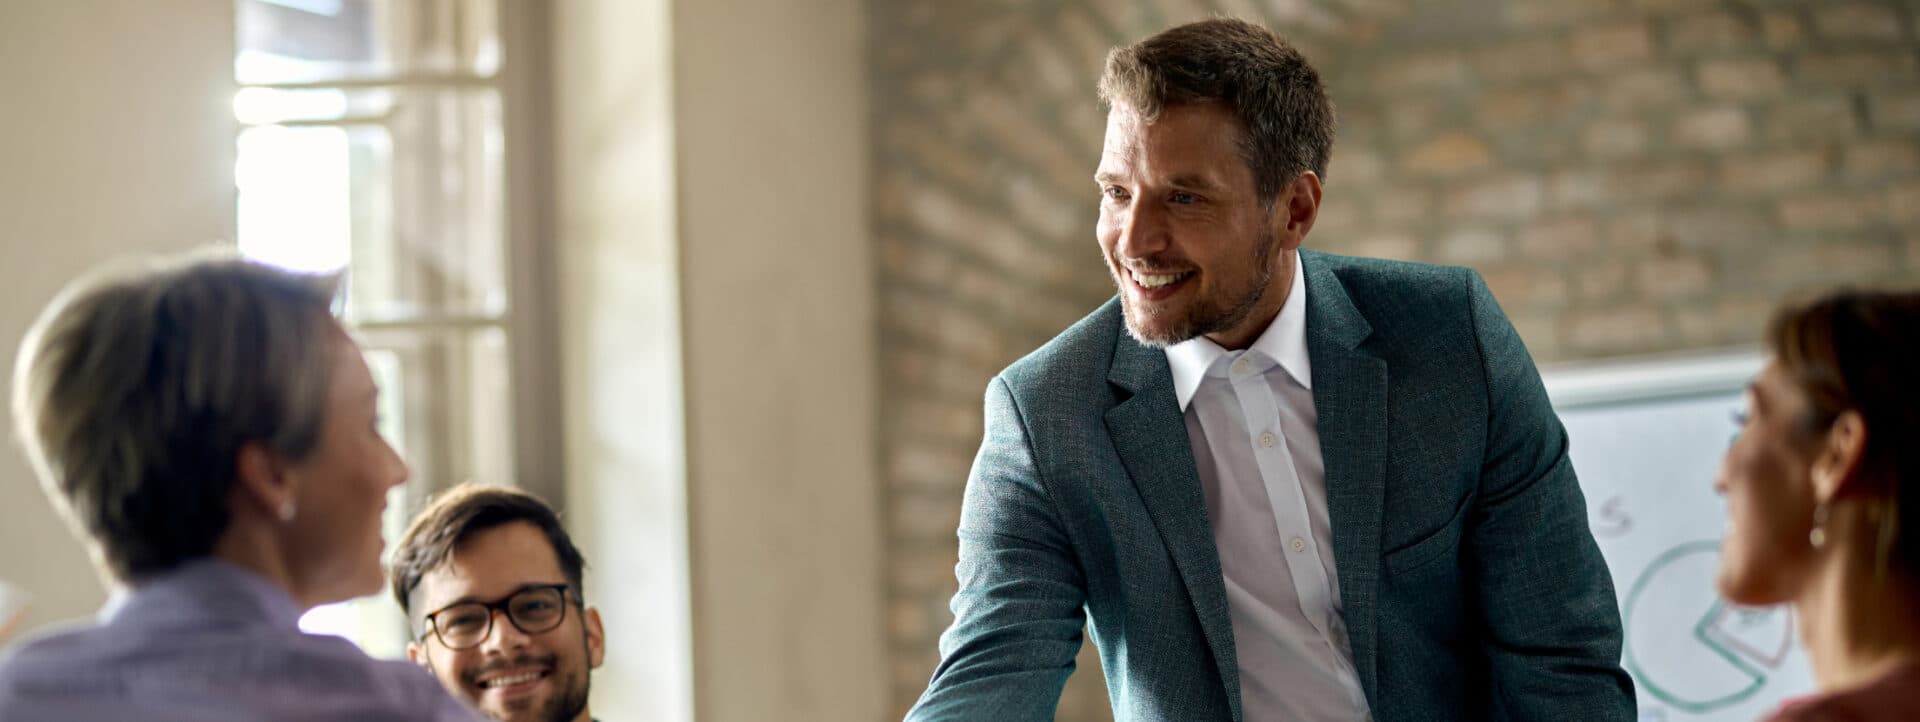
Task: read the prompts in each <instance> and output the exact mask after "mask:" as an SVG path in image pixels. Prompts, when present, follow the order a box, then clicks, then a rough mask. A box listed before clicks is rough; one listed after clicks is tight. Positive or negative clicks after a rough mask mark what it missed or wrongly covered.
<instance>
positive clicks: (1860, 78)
mask: <svg viewBox="0 0 1920 722" xmlns="http://www.w3.org/2000/svg"><path fill="white" fill-rule="evenodd" d="M1796 64H1797V65H1798V67H1799V70H1798V72H1796V73H1795V77H1797V78H1798V79H1799V80H1800V82H1801V83H1804V84H1807V85H1812V86H1816V87H1822V88H1829V87H1835V86H1847V87H1854V86H1874V85H1896V86H1899V85H1906V84H1908V83H1910V82H1911V81H1913V80H1914V79H1915V78H1916V77H1920V58H1916V57H1915V55H1914V53H1913V52H1912V51H1911V50H1839V51H1829V52H1815V53H1805V54H1802V55H1801V56H1800V57H1799V58H1798V59H1797V60H1796Z"/></svg>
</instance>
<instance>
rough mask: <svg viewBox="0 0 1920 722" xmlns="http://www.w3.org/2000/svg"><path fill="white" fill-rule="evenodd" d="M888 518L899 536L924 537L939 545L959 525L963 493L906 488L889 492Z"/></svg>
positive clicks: (894, 531)
mask: <svg viewBox="0 0 1920 722" xmlns="http://www.w3.org/2000/svg"><path fill="white" fill-rule="evenodd" d="M887 519H888V522H889V523H890V524H891V525H892V534H893V535H894V537H896V538H900V539H922V538H924V539H925V540H926V541H927V542H929V543H932V544H938V543H940V542H944V541H946V540H949V539H952V538H953V532H954V530H955V529H958V528H959V526H960V495H959V494H955V493H953V492H952V491H941V492H938V493H935V492H926V491H906V492H901V493H895V494H891V495H889V497H888V499H887Z"/></svg>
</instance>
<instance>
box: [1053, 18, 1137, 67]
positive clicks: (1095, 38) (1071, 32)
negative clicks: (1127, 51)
mask: <svg viewBox="0 0 1920 722" xmlns="http://www.w3.org/2000/svg"><path fill="white" fill-rule="evenodd" d="M1055 17H1056V20H1055V22H1056V23H1057V25H1056V28H1057V29H1058V32H1057V33H1056V36H1055V37H1056V38H1058V39H1060V40H1064V41H1065V43H1064V44H1065V45H1066V46H1068V47H1069V48H1071V51H1072V53H1073V58H1074V61H1073V62H1074V64H1075V65H1076V66H1077V67H1079V68H1080V69H1081V72H1084V73H1088V74H1091V75H1098V74H1099V73H1100V71H1101V69H1102V68H1105V67H1106V64H1107V50H1108V49H1110V48H1112V47H1113V46H1114V45H1117V44H1119V43H1121V42H1125V41H1124V40H1123V39H1120V38H1114V37H1109V36H1108V35H1107V34H1106V32H1104V31H1102V30H1101V29H1100V27H1099V25H1100V24H1101V23H1104V22H1105V19H1104V18H1096V16H1094V15H1093V11H1092V10H1091V9H1090V8H1088V7H1085V6H1079V5H1067V6H1062V7H1061V8H1060V10H1059V14H1058V15H1056V16H1055Z"/></svg>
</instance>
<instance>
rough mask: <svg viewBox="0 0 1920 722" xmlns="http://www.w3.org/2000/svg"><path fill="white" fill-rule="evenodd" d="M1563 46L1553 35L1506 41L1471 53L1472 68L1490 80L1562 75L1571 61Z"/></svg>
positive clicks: (1500, 80)
mask: <svg viewBox="0 0 1920 722" xmlns="http://www.w3.org/2000/svg"><path fill="white" fill-rule="evenodd" d="M1571 60H1572V58H1571V56H1570V55H1569V54H1568V49H1567V45H1566V44H1565V43H1562V42H1560V41H1559V40H1557V39H1554V38H1550V37H1549V38H1530V39H1524V40H1517V41H1508V42H1504V43H1501V44H1499V45H1494V46H1492V47H1488V48H1485V49H1482V50H1479V51H1476V52H1474V53H1473V56H1472V60H1471V62H1472V65H1473V70H1474V72H1475V73H1477V74H1478V75H1479V76H1480V77H1481V78H1483V79H1485V80H1487V81H1492V82H1506V81H1515V80H1527V79H1533V78H1549V77H1556V76H1560V75H1563V74H1565V73H1566V72H1567V69H1568V66H1569V64H1570V63H1571Z"/></svg>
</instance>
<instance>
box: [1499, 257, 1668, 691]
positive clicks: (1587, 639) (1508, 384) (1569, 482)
mask: <svg viewBox="0 0 1920 722" xmlns="http://www.w3.org/2000/svg"><path fill="white" fill-rule="evenodd" d="M1468 286H1469V295H1470V301H1469V304H1470V307H1471V315H1472V319H1473V325H1474V332H1475V336H1476V338H1477V340H1478V343H1479V346H1480V357H1481V362H1482V364H1483V366H1484V368H1483V370H1484V372H1485V374H1486V390H1487V395H1488V414H1489V418H1488V419H1487V424H1488V428H1487V446H1486V456H1485V458H1484V459H1483V460H1482V462H1481V463H1482V466H1481V470H1480V490H1479V494H1480V500H1479V503H1478V505H1477V508H1476V509H1475V511H1474V515H1473V517H1472V519H1471V522H1470V525H1469V526H1468V528H1467V540H1466V543H1467V548H1466V550H1465V552H1466V554H1465V559H1464V561H1465V566H1466V572H1467V574H1468V579H1469V584H1471V585H1473V592H1474V595H1475V597H1476V599H1477V600H1478V601H1479V605H1478V607H1479V609H1480V610H1481V613H1482V615H1483V617H1482V620H1481V621H1482V622H1483V624H1484V629H1485V630H1486V645H1487V656H1488V659H1489V661H1490V664H1491V670H1492V674H1493V682H1494V685H1495V688H1496V689H1497V692H1498V694H1499V696H1500V698H1501V699H1502V701H1503V702H1504V707H1505V708H1506V711H1507V718H1508V719H1510V720H1515V721H1516V722H1518V721H1521V720H1554V721H1555V722H1573V721H1577V720H1606V721H1609V722H1612V721H1614V720H1620V721H1631V720H1633V719H1634V718H1635V711H1634V706H1635V703H1634V695H1633V681H1632V679H1631V678H1630V677H1628V676H1627V673H1626V672H1625V671H1624V670H1622V669H1621V668H1620V647H1621V626H1620V612H1619V607H1618V602H1617V600H1616V597H1615V596H1614V589H1613V578H1612V574H1611V573H1610V572H1609V571H1608V569H1607V565H1606V561H1605V560H1604V559H1603V558H1602V557H1601V556H1600V548H1599V546H1598V545H1597V544H1595V543H1594V540H1593V533H1592V531H1591V530H1590V529H1589V527H1588V523H1587V512H1586V501H1585V498H1584V497H1583V496H1582V495H1581V492H1580V485H1579V482H1578V480H1577V479H1576V478H1575V477H1574V472H1573V464H1572V463H1571V462H1570V461H1569V460H1568V458H1567V434H1566V430H1565V428H1564V427H1562V426H1561V424H1560V419H1559V417H1558V416H1557V415H1555V414H1554V411H1553V406H1552V404H1551V403H1549V401H1548V399H1547V393H1546V388H1545V386H1544V385H1543V384H1542V383H1541V381H1540V374H1539V372H1538V371H1537V370H1536V369H1535V368H1534V365H1533V360H1532V358H1531V357H1530V356H1528V354H1527V350H1526V347H1525V346H1524V345H1523V344H1522V343H1521V341H1520V335H1519V333H1518V332H1516V331H1515V330H1514V328H1513V324H1512V323H1511V322H1509V321H1508V320H1507V317H1506V314H1504V313H1503V312H1501V310H1500V306H1499V304H1498V303H1496V302H1495V301H1494V298H1493V294H1492V293H1491V292H1489V291H1488V290H1487V286H1486V284H1485V282H1483V281H1482V280H1481V279H1480V276H1479V275H1478V274H1472V273H1469V283H1468Z"/></svg>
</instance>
